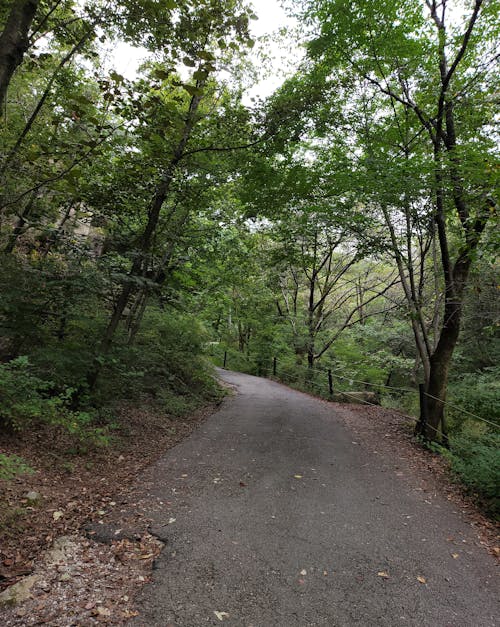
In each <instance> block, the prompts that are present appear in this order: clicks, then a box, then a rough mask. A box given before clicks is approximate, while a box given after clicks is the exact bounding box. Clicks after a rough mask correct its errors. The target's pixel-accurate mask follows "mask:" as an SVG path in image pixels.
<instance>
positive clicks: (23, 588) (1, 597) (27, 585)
mask: <svg viewBox="0 0 500 627" xmlns="http://www.w3.org/2000/svg"><path fill="white" fill-rule="evenodd" d="M37 581H38V576H37V575H29V576H28V577H25V578H24V579H21V581H18V582H17V583H15V584H14V585H13V586H10V587H9V588H7V589H6V590H4V591H3V592H2V593H0V607H1V606H2V605H18V604H19V603H22V602H23V601H26V600H27V599H30V598H31V596H32V594H31V588H33V586H34V585H35V583H36V582H37Z"/></svg>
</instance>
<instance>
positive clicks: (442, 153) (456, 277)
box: [304, 0, 499, 439]
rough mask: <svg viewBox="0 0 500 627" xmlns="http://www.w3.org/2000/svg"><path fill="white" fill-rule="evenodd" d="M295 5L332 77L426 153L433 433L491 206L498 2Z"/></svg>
mask: <svg viewBox="0 0 500 627" xmlns="http://www.w3.org/2000/svg"><path fill="white" fill-rule="evenodd" d="M304 5H305V7H306V13H307V15H308V17H309V18H310V24H311V25H312V27H313V28H315V29H317V30H316V32H317V36H316V37H314V38H313V39H312V40H311V42H310V44H309V51H310V55H311V57H312V58H313V59H314V60H315V61H316V62H317V63H319V64H321V65H322V66H326V67H328V68H330V71H331V72H334V73H336V78H338V76H343V77H344V78H343V79H341V80H342V81H343V83H342V84H343V85H344V86H347V85H348V82H347V81H349V80H351V81H352V87H354V89H353V90H351V93H352V94H353V98H354V99H355V98H356V90H357V93H358V94H359V93H360V90H361V89H364V90H365V92H371V93H372V94H373V95H374V97H375V98H378V99H379V102H380V103H381V107H382V108H381V111H382V112H383V113H384V114H389V115H390V116H391V117H392V122H390V123H391V124H392V123H394V124H396V125H397V124H400V122H401V120H402V119H403V118H404V117H405V116H410V117H411V119H412V121H413V124H414V126H415V129H416V132H415V138H414V139H413V140H412V142H411V144H412V145H413V144H414V143H419V142H421V141H423V140H424V137H426V138H427V144H426V149H427V152H428V154H429V157H430V158H431V159H432V160H433V169H432V173H431V176H430V177H429V178H428V188H427V189H428V193H427V197H429V196H430V195H432V199H433V201H432V202H433V210H432V218H433V221H434V223H435V227H436V232H437V238H438V242H439V253H440V260H441V273H442V279H443V282H444V291H445V298H444V304H443V312H442V316H441V321H442V322H441V325H440V329H439V338H438V341H437V344H436V346H435V348H434V349H433V350H432V353H431V355H430V358H429V374H428V386H427V390H426V391H427V394H428V401H429V419H428V423H427V425H426V426H425V429H424V431H425V435H426V436H427V437H429V438H431V439H436V438H437V437H438V435H437V434H438V431H439V428H440V424H441V423H442V419H443V412H444V401H445V399H446V389H447V381H448V373H449V369H450V364H451V359H452V356H453V351H454V349H455V346H456V343H457V340H458V337H459V333H460V323H461V315H462V308H463V300H464V294H465V288H466V285H467V280H468V276H469V272H470V268H471V265H472V263H473V261H474V257H475V255H476V254H477V250H478V247H479V244H480V240H481V235H482V233H483V232H484V229H485V227H486V224H487V222H488V220H490V219H491V217H492V215H493V214H494V211H495V208H496V200H495V199H494V197H493V193H494V189H495V182H494V177H495V174H494V168H493V167H492V164H493V163H494V161H495V160H496V157H495V152H494V141H493V137H492V133H493V131H492V120H493V117H492V116H493V115H494V113H493V107H492V105H493V102H494V98H495V97H494V94H495V93H496V92H497V91H498V74H496V73H495V63H496V61H497V59H498V52H497V47H496V44H497V39H498V32H499V26H498V20H497V19H496V16H498V10H499V5H498V2H496V1H492V2H484V1H483V0H474V1H473V2H468V3H466V7H465V8H464V9H461V8H460V7H459V6H458V4H457V5H455V4H454V3H452V2H450V1H449V0H442V1H440V2H437V1H436V0H427V1H426V2H425V3H422V2H420V1H418V0H413V1H411V2H402V1H396V2H391V3H387V2H384V1H382V0H381V1H380V2H378V1H375V2H365V1H349V2H347V1H345V0H337V1H334V2H325V1H322V0H318V1H317V0H312V1H311V2H305V3H304ZM453 9H455V12H454V14H453V15H450V12H451V11H452V10H453ZM401 141H403V138H402V140H401ZM400 147H401V145H400ZM395 148H396V147H395ZM404 152H405V151H404V149H403V150H401V149H399V150H395V151H394V155H393V156H394V158H396V159H401V158H404ZM389 180H390V179H389Z"/></svg>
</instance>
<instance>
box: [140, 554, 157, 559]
mask: <svg viewBox="0 0 500 627" xmlns="http://www.w3.org/2000/svg"><path fill="white" fill-rule="evenodd" d="M154 556H155V554H154V553H148V554H147V555H141V556H140V557H139V559H140V560H148V559H149V558H150V557H154Z"/></svg>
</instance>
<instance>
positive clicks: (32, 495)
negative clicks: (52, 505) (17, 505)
mask: <svg viewBox="0 0 500 627" xmlns="http://www.w3.org/2000/svg"><path fill="white" fill-rule="evenodd" d="M24 498H25V499H27V500H28V501H29V502H30V503H37V502H38V501H41V500H42V495H41V494H40V493H39V492H35V491H34V490H31V491H30V492H28V494H26V496H25V497H24Z"/></svg>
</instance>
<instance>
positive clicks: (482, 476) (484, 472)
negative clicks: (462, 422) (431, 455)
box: [450, 433, 500, 516]
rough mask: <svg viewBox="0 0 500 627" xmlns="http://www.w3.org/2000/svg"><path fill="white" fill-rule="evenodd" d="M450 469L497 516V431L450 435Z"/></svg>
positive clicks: (499, 455) (499, 506)
mask: <svg viewBox="0 0 500 627" xmlns="http://www.w3.org/2000/svg"><path fill="white" fill-rule="evenodd" d="M451 450H452V453H451V455H450V461H451V467H452V470H453V471H454V472H455V473H456V474H457V476H458V477H459V478H460V480H461V481H462V482H463V483H464V484H465V485H466V486H467V487H468V488H469V489H470V490H471V491H473V492H475V493H477V494H479V495H480V497H482V498H483V499H484V501H485V503H486V505H487V507H488V509H489V510H490V511H491V512H492V513H493V514H495V515H496V516H500V494H499V487H500V434H498V433H497V434H493V433H491V434H488V435H482V436H475V437H474V436H470V435H469V436H468V435H457V436H455V437H452V438H451Z"/></svg>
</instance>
